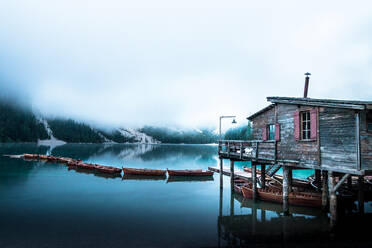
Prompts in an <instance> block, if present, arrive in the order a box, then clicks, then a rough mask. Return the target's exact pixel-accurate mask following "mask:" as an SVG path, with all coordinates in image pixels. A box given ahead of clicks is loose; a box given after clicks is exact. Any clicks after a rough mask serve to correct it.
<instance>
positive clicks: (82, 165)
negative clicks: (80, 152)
mask: <svg viewBox="0 0 372 248" xmlns="http://www.w3.org/2000/svg"><path fill="white" fill-rule="evenodd" d="M76 166H77V167H78V168H80V169H86V170H94V169H96V166H95V165H94V164H88V163H82V162H79V163H76Z"/></svg>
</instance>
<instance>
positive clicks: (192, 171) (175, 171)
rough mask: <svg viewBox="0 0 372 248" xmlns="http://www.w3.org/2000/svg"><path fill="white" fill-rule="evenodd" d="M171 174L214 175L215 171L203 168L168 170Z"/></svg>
mask: <svg viewBox="0 0 372 248" xmlns="http://www.w3.org/2000/svg"><path fill="white" fill-rule="evenodd" d="M167 172H168V175H169V176H198V177H199V176H213V171H203V170H200V169H199V170H168V169H167Z"/></svg>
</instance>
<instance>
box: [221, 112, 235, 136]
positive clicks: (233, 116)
mask: <svg viewBox="0 0 372 248" xmlns="http://www.w3.org/2000/svg"><path fill="white" fill-rule="evenodd" d="M224 118H234V119H233V121H232V124H236V120H235V118H236V116H235V115H225V116H220V141H221V120H222V119H224Z"/></svg>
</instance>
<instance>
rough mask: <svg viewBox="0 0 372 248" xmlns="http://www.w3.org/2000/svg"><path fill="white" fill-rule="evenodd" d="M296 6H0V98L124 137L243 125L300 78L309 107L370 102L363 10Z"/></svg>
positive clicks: (13, 2)
mask: <svg viewBox="0 0 372 248" xmlns="http://www.w3.org/2000/svg"><path fill="white" fill-rule="evenodd" d="M134 2H135V4H134ZM299 2H301V4H299ZM303 2H305V1H247V0H245V1H218V0H207V1H201V0H198V1H194V0H187V1H174V0H170V1H162V0H157V1H153V0H149V1H142V0H136V1H123V0H117V1H114V0H105V1H94V0H86V1H83V0H64V1H53V0H29V1H27V0H23V1H18V0H3V1H1V2H0V90H1V91H2V93H3V94H8V93H9V94H15V92H17V97H18V98H20V99H21V98H22V100H24V99H27V101H30V104H32V107H33V109H34V110H35V111H39V112H40V113H42V114H45V115H52V116H66V117H71V118H75V119H78V120H82V121H88V122H91V123H94V124H104V125H123V126H142V125H145V124H151V125H171V126H173V125H177V126H187V127H200V126H213V125H214V126H216V125H217V124H218V117H219V116H220V115H237V116H238V121H239V123H246V120H245V117H247V116H248V115H249V114H252V113H254V112H256V111H257V110H259V109H260V108H262V107H264V106H266V105H267V104H268V103H267V102H266V97H267V96H298V97H300V96H302V94H303V86H304V75H303V74H304V73H305V72H307V71H309V72H311V73H312V76H311V79H310V88H309V97H314V98H337V99H362V100H371V99H372V14H371V9H372V3H371V1H339V0H338V1H307V2H308V3H307V4H304V3H303ZM10 92H12V93H10ZM226 123H227V122H226ZM226 125H227V124H226Z"/></svg>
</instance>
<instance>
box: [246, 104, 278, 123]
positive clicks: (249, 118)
mask: <svg viewBox="0 0 372 248" xmlns="http://www.w3.org/2000/svg"><path fill="white" fill-rule="evenodd" d="M274 106H275V104H270V105H269V106H266V107H265V108H263V109H261V110H260V111H258V112H256V113H254V114H253V115H251V116H249V117H247V119H248V120H252V119H254V118H255V117H256V116H259V115H260V114H262V113H264V112H266V111H268V110H270V109H272V108H273V107H274Z"/></svg>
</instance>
